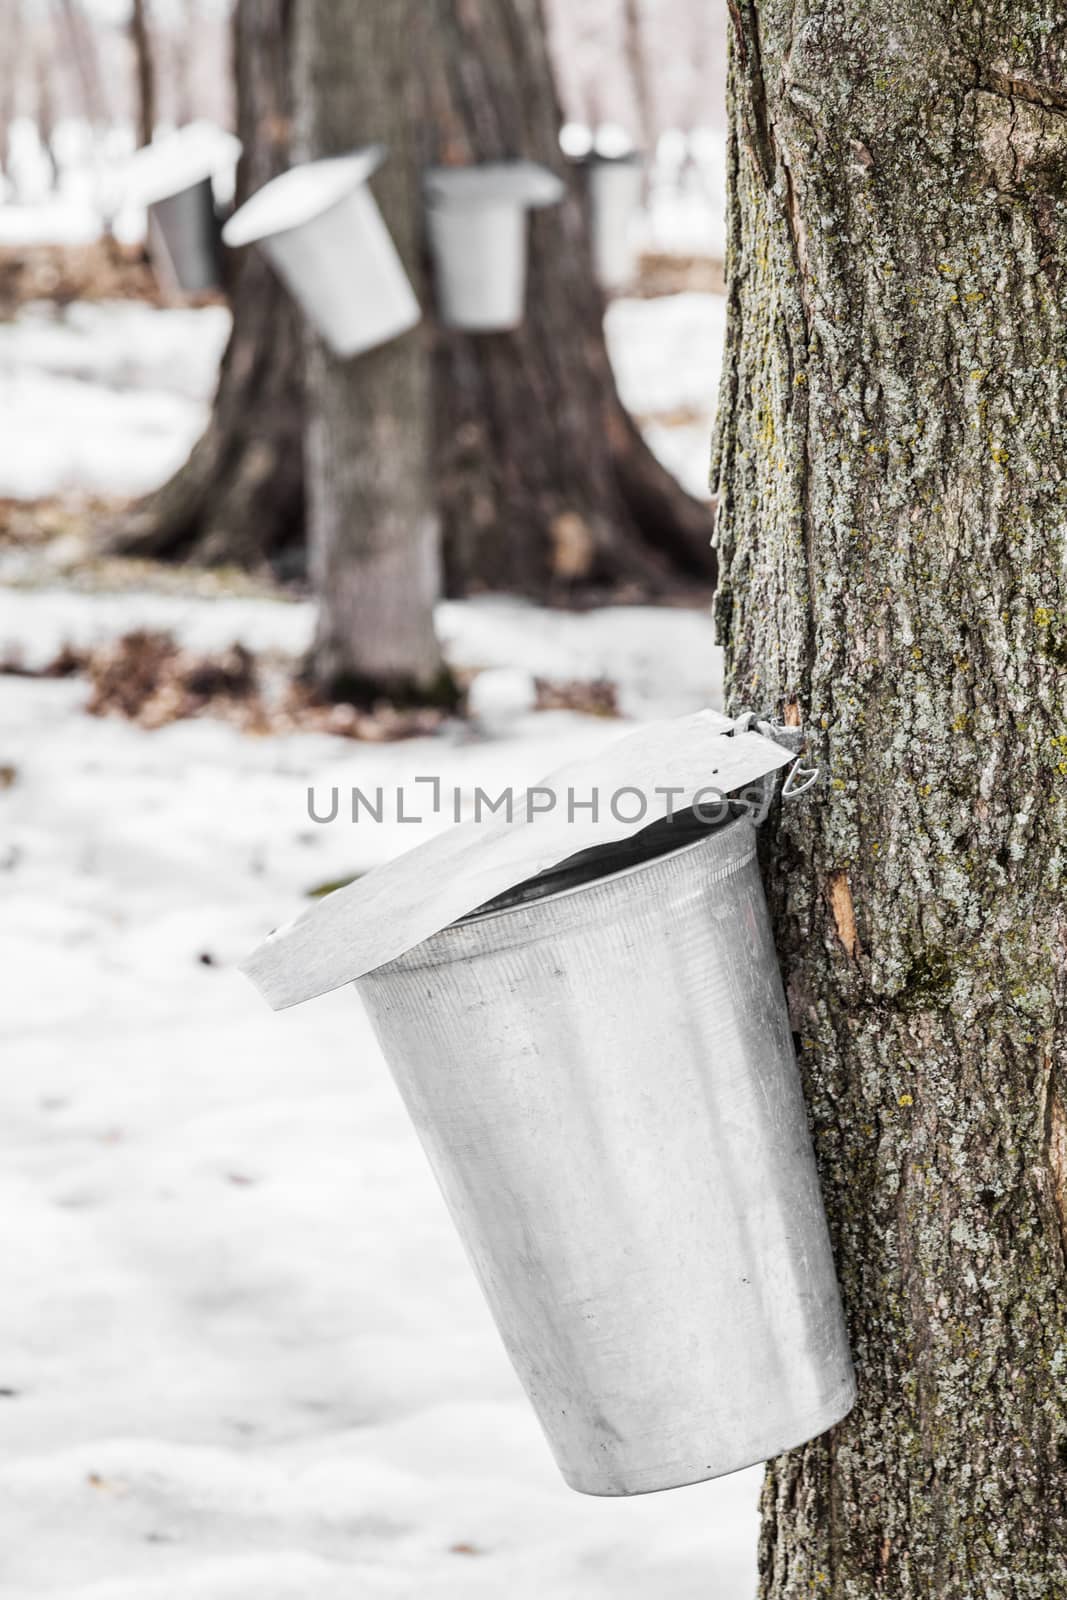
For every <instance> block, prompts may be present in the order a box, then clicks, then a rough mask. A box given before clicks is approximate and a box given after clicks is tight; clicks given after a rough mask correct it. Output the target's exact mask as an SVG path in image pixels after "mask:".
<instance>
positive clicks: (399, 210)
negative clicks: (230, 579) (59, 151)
mask: <svg viewBox="0 0 1067 1600" xmlns="http://www.w3.org/2000/svg"><path fill="white" fill-rule="evenodd" d="M421 8H422V0H390V4H389V6H388V7H386V6H379V5H359V6H352V7H349V8H343V7H340V6H338V5H336V3H335V0H302V4H301V5H300V6H298V8H297V12H296V15H295V18H294V23H295V39H294V62H295V68H294V70H295V80H296V111H297V124H296V154H297V159H298V160H300V159H303V160H316V159H318V158H319V157H322V156H334V155H341V154H344V153H345V152H346V151H349V150H352V149H354V148H356V147H358V146H360V145H365V144H371V143H374V142H377V141H380V142H381V143H382V144H384V145H385V146H386V149H387V150H388V159H387V160H386V163H385V166H384V167H383V168H382V170H381V171H380V172H379V173H378V174H377V176H376V178H375V182H374V194H375V199H376V200H377V202H378V204H379V206H380V208H381V212H382V216H383V218H384V220H385V224H386V226H387V227H388V229H389V231H390V233H391V234H392V237H393V241H394V243H395V245H396V247H397V250H398V252H399V254H400V258H401V260H402V261H403V262H404V264H405V266H406V267H407V268H408V270H409V271H417V265H418V251H419V214H420V209H421V208H420V204H419V185H420V182H421V178H420V170H419V161H418V156H417V131H416V130H417V127H418V113H419V101H418V94H417V89H418V80H417V77H416V76H415V75H413V74H412V72H411V71H410V69H409V65H408V63H409V60H410V58H411V55H412V53H413V51H415V50H416V49H417V36H418V32H419V29H420V26H421V19H420V11H421ZM424 338H425V335H424V332H423V330H422V329H421V328H417V329H415V330H414V331H411V332H408V333H406V334H404V335H402V336H401V337H400V338H398V339H393V340H391V341H390V342H389V343H388V344H384V345H380V346H378V348H377V349H374V350H370V351H367V352H365V353H364V354H363V355H361V357H360V358H359V360H358V361H353V360H338V359H336V358H335V357H333V356H332V355H330V353H329V352H328V351H327V349H326V346H325V344H324V343H323V341H322V340H321V339H319V338H316V337H314V336H313V335H311V334H310V333H309V335H308V338H307V341H306V345H307V352H308V381H307V390H306V395H305V414H306V424H305V426H306V433H305V452H304V459H305V463H306V470H307V489H308V503H307V513H306V522H307V536H308V566H309V570H310V573H311V578H312V586H313V588H314V590H315V594H316V595H317V597H318V603H319V604H318V621H317V626H316V632H315V641H314V646H313V649H312V659H313V670H314V673H315V676H316V678H317V680H318V681H319V683H320V684H322V685H323V687H324V688H326V689H327V690H328V691H329V692H331V693H333V694H335V695H339V696H343V697H345V698H351V699H361V698H363V697H364V696H366V695H367V694H368V693H369V694H371V695H373V694H375V693H379V692H381V691H382V690H387V691H388V692H390V693H391V694H392V695H393V696H394V697H396V696H398V695H399V696H401V697H418V698H423V697H425V696H426V695H427V693H429V694H433V693H434V692H435V691H437V692H443V691H444V690H445V688H446V686H447V684H448V677H447V674H446V672H445V669H444V665H443V662H442V658H441V652H440V649H439V646H438V644H437V638H436V635H435V633H434V623H433V607H434V602H435V601H436V600H437V599H438V597H439V595H440V590H441V545H440V525H439V522H438V518H437V514H436V511H435V509H434V504H433V491H432V485H431V459H430V428H431V418H432V410H431V405H432V402H431V396H430V364H429V362H428V360H427V357H426V351H425V348H424Z"/></svg>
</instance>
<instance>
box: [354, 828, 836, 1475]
mask: <svg viewBox="0 0 1067 1600" xmlns="http://www.w3.org/2000/svg"><path fill="white" fill-rule="evenodd" d="M680 827H681V823H680V819H677V818H676V819H674V821H673V823H671V824H666V823H660V824H657V825H656V826H655V827H654V828H649V829H648V830H646V832H645V833H644V834H641V835H637V836H636V837H635V838H631V839H630V840H629V841H626V842H624V843H622V844H619V843H616V844H613V845H608V846H604V847H598V848H597V849H594V850H589V851H586V852H584V853H583V854H582V855H581V856H579V857H575V858H574V859H573V860H572V861H571V862H569V863H565V864H564V865H563V866H561V867H558V868H556V869H554V870H553V871H551V872H548V873H545V874H542V875H541V876H540V877H538V878H536V879H534V880H532V881H531V882H528V883H527V884H525V885H522V886H520V887H519V888H518V889H515V890H512V891H510V892H509V893H507V894H505V895H502V896H500V897H499V899H498V900H497V901H495V902H492V903H491V904H490V906H489V907H488V908H487V909H483V910H482V911H480V912H476V913H474V914H472V915H470V916H467V917H464V918H462V919H461V920H460V921H458V922H455V923H453V924H451V925H450V926H448V927H446V928H444V929H442V930H441V931H440V932H437V933H435V934H433V935H432V936H431V937H430V938H428V939H425V940H424V941H423V942H422V943H421V944H419V945H417V946H416V947H415V948H413V949H411V950H409V951H408V952H407V953H406V954H404V955H402V956H400V957H399V958H398V959H395V960H392V961H390V962H388V963H387V964H386V965H384V966H380V967H378V968H377V969H376V970H374V971H372V972H369V973H367V974H365V975H364V976H362V977H360V978H358V979H357V980H356V987H357V989H358V991H359V994H360V996H361V998H362V1000H363V1002H364V1004H365V1006H366V1008H367V1010H368V1012H369V1014H370V1017H371V1019H372V1021H373V1024H374V1027H375V1029H376V1031H377V1034H378V1037H379V1040H380V1042H381V1045H382V1049H383V1051H384V1053H385V1056H386V1059H387V1061H388V1063H389V1065H390V1067H391V1069H392V1071H393V1073H394V1075H395V1077H396V1081H397V1083H398V1085H399V1088H400V1092H401V1094H402V1096H403V1098H404V1100H405V1102H406V1104H407V1107H408V1110H409V1112H410V1114H411V1116H412V1119H413V1120H414V1123H415V1126H416V1128H417V1130H418V1132H419V1136H420V1138H421V1140H422V1142H423V1145H424V1146H425V1148H426V1151H427V1153H428V1155H429V1158H430V1161H431V1163H432V1166H433V1169H434V1172H435V1174H436V1176H437V1179H438V1182H439V1183H440V1186H441V1189H442V1191H443V1193H444V1196H445V1199H446V1201H447V1204H448V1206H449V1209H450V1211H451V1213H452V1216H453V1218H454V1220H455V1222H456V1224H457V1226H458V1228H459V1231H460V1233H461V1235H462V1237H463V1240H464V1243H465V1245H466V1248H467V1251H468V1254H469V1255H470V1258H471V1261H472V1263H473V1266H474V1269H475V1272H476V1273H477V1275H478V1278H479V1280H480V1282H481V1285H482V1288H483V1290H484V1292H485V1295H486V1298H487V1299H488V1301H489V1305H490V1307H491V1309H492V1312H493V1315H494V1317H495V1319H496V1322H497V1325H498V1327H499V1329H500V1332H501V1335H502V1336H503V1339H504V1343H505V1345H506V1347H507V1349H508V1353H509V1355H510V1356H511V1359H512V1362H513V1363H514V1365H515V1368H516V1370H517V1372H518V1374H519V1377H520V1378H521V1380H522V1383H523V1385H524V1387H525V1388H526V1391H527V1393H528V1394H529V1396H530V1399H531V1401H532V1402H533V1405H534V1407H535V1409H536V1411H537V1413H538V1416H539V1417H540V1420H541V1424H542V1426H543V1428H544V1430H545V1433H546V1435H547V1436H548V1440H549V1443H550V1445H551V1447H552V1450H553V1452H554V1454H555V1456H556V1459H557V1461H558V1462H559V1465H560V1468H561V1470H562V1472H563V1475H564V1477H565V1478H566V1480H567V1482H568V1483H569V1484H570V1485H571V1486H572V1487H573V1488H575V1489H579V1490H582V1491H583V1492H585V1493H589V1494H604V1495H618V1494H639V1493H643V1492H646V1491H648V1490H654V1489H668V1488H672V1487H675V1486H677V1485H680V1484H685V1483H692V1482H695V1481H697V1480H699V1479H703V1478H712V1477H717V1476H719V1475H720V1474H723V1473H727V1472H734V1471H736V1470H737V1469H738V1468H740V1467H744V1466H747V1465H749V1464H750V1463H752V1462H756V1461H762V1460H765V1459H767V1458H768V1457H771V1456H773V1455H776V1454H777V1453H778V1452H779V1451H782V1450H785V1449H788V1448H790V1447H791V1446H794V1445H798V1444H800V1443H802V1442H803V1441H805V1440H807V1439H810V1438H812V1437H814V1436H815V1435H816V1434H818V1433H821V1432H822V1431H823V1430H824V1429H826V1428H828V1427H829V1426H830V1425H831V1424H832V1423H834V1422H836V1421H838V1420H839V1419H840V1418H841V1417H842V1416H844V1414H845V1413H846V1412H847V1411H848V1409H849V1407H850V1406H851V1404H852V1401H853V1398H854V1379H853V1374H852V1365H851V1360H850V1357H849V1351H848V1345H847V1342H846V1336H845V1330H844V1324H843V1319H842V1313H841V1307H840V1303H839V1298H838V1291H837V1285H836V1282H835V1278H834V1269H833V1262H832V1259H831V1254H830V1244H829V1239H828V1236H827V1229H826V1223H825V1220H824V1216H823V1209H822V1202H821V1197H820V1193H819V1186H818V1181H817V1178H816V1172H815V1164H814V1159H813V1155H812V1149H811V1143H810V1139H809V1134H808V1126H807V1121H806V1117H805V1109H804V1102H803V1098H802V1095H801V1090H800V1083H799V1077H798V1073H797V1067H796V1062H795V1059H794V1056H793V1049H792V1042H791V1034H790V1029H789V1021H788V1016H787V1013H786V1007H785V1000H784V996H783V993H782V985H781V980H780V977H779V973H778V964H777V960H776V956H775V949H774V943H773V940H772V936H771V930H770V925H769V919H768V915H767V909H766V904H765V901H764V896H763V889H762V885H761V881H760V876H759V872H758V869H757V864H756V832H755V829H754V827H753V826H752V824H751V822H749V821H748V820H747V819H738V820H735V821H732V822H729V823H727V824H726V825H725V826H724V827H721V828H719V829H718V830H716V831H713V832H707V831H706V830H702V831H700V832H699V834H698V836H697V837H696V839H695V841H692V842H688V843H686V844H684V845H683V846H682V847H680V848H678V847H677V846H676V841H677V839H678V838H679V836H680ZM672 828H673V832H672V831H671V829H672ZM681 836H682V837H685V835H684V833H682V834H681ZM672 845H673V846H675V847H674V848H672ZM664 849H666V850H667V851H668V853H666V854H662V853H661V854H658V855H654V856H653V857H652V858H651V859H649V856H650V853H651V852H652V851H654V850H655V851H660V852H662V851H663V850H664Z"/></svg>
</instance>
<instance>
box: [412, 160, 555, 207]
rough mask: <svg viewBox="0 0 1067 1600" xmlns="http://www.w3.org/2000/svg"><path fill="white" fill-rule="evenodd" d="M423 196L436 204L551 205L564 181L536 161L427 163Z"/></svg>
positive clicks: (553, 203) (432, 203)
mask: <svg viewBox="0 0 1067 1600" xmlns="http://www.w3.org/2000/svg"><path fill="white" fill-rule="evenodd" d="M423 186H424V188H425V190H426V197H427V199H428V200H429V201H430V203H431V205H439V206H500V205H514V206H520V207H522V208H523V209H525V208H527V207H530V206H535V207H536V206H554V205H556V204H557V203H558V202H559V201H560V200H562V199H563V196H564V194H565V193H566V185H565V184H564V182H563V180H562V178H557V176H556V174H555V173H554V172H550V171H549V169H548V168H547V167H541V166H538V164H537V162H536V161H483V162H481V163H480V164H479V165H477V166H473V167H430V168H428V169H427V171H426V173H425V174H424V177H423Z"/></svg>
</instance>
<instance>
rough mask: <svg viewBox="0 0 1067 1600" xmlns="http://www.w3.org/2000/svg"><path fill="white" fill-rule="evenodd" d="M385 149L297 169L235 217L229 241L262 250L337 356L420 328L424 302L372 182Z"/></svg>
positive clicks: (372, 148) (277, 180)
mask: <svg viewBox="0 0 1067 1600" xmlns="http://www.w3.org/2000/svg"><path fill="white" fill-rule="evenodd" d="M384 159H385V149H384V146H382V145H372V146H369V147H368V148H367V149H364V150H358V151H355V152H353V153H352V154H351V155H346V156H334V157H330V158H328V159H326V160H323V161H311V162H308V163H306V164H305V165H304V166H300V167H292V168H291V169H290V170H289V171H288V172H284V173H282V174H281V176H280V177H278V178H274V179H272V181H271V182H270V183H268V184H265V185H264V187H263V188H262V189H260V190H258V191H257V193H256V194H254V195H252V197H251V199H249V200H248V201H246V202H245V204H244V205H243V206H242V207H241V208H240V210H239V211H236V212H234V214H233V216H232V217H231V218H230V220H229V221H228V222H227V224H226V226H225V228H224V229H223V233H222V237H223V240H224V241H225V243H226V244H227V245H229V246H231V247H232V248H237V247H239V246H241V245H247V244H253V243H256V244H259V245H261V246H262V248H263V249H264V250H265V251H266V253H267V255H268V256H269V258H270V261H271V264H272V265H273V266H274V268H275V270H276V271H277V273H278V275H279V277H280V278H281V279H282V281H283V282H284V283H285V285H286V287H287V288H288V289H289V291H290V293H291V294H292V295H293V297H294V299H296V300H297V301H298V303H299V304H300V306H301V308H302V309H303V311H304V313H305V315H306V316H307V317H308V319H309V320H310V321H311V322H312V323H313V324H314V326H315V327H316V328H317V329H318V331H319V333H320V334H321V335H322V337H323V338H324V339H325V341H326V343H327V344H328V345H329V347H330V349H331V350H332V351H333V353H334V354H335V355H337V356H341V357H348V356H354V355H358V354H359V353H360V352H361V351H363V350H370V349H372V348H373V347H374V346H375V345H380V344H385V343H386V342H387V341H388V340H390V339H395V338H396V337H397V336H398V335H399V334H402V333H406V332H407V331H408V329H409V328H413V327H414V326H415V325H416V323H417V322H418V321H419V318H420V315H421V313H420V310H419V303H418V301H417V300H416V298H415V293H414V290H413V289H412V287H411V284H410V282H409V281H408V277H407V273H406V272H405V271H404V266H403V263H402V261H401V259H400V256H399V254H398V252H397V248H396V245H395V244H394V243H393V239H392V236H391V234H390V233H389V230H388V228H387V227H386V225H385V222H384V220H383V218H382V214H381V212H380V211H379V210H378V207H377V204H376V203H375V200H374V196H373V195H372V194H371V192H370V190H369V189H368V187H367V180H368V179H369V178H370V177H371V175H372V174H373V173H374V172H376V171H377V169H378V167H379V166H380V165H381V163H382V161H383V160H384Z"/></svg>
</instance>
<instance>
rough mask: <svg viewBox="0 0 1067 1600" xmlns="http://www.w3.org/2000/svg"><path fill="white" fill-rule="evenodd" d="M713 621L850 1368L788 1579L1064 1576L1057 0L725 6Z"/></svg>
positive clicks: (806, 1464) (788, 1499)
mask: <svg viewBox="0 0 1067 1600" xmlns="http://www.w3.org/2000/svg"><path fill="white" fill-rule="evenodd" d="M731 8H732V13H733V23H734V28H733V39H732V52H733V62H732V102H731V116H732V134H731V147H730V152H731V153H730V161H731V193H732V200H731V214H730V254H729V271H728V292H729V297H730V325H729V335H728V351H727V362H726V370H725V373H724V378H723V388H722V406H721V412H720V430H719V437H718V442H717V459H716V470H717V476H718V485H719V493H720V511H719V519H718V531H717V543H718V550H719V559H720V563H721V572H722V578H721V589H720V594H719V601H718V617H719V625H720V629H721V633H722V637H723V639H724V642H725V644H726V648H727V658H728V677H729V684H730V686H731V692H732V695H733V698H734V700H735V701H736V702H737V703H739V704H740V703H742V702H744V703H746V704H755V705H759V706H769V707H775V706H776V707H777V708H778V709H779V710H784V711H785V712H786V713H787V714H788V715H789V716H790V717H791V718H792V719H793V720H800V719H803V721H804V723H805V724H806V725H807V726H808V727H809V728H810V729H811V730H812V731H813V734H814V738H815V742H816V746H817V749H818V753H819V755H820V757H821V760H822V762H823V763H824V766H825V771H826V774H827V782H826V786H825V788H824V790H823V792H822V793H821V795H820V796H819V798H818V799H817V800H815V801H813V802H811V803H804V804H801V805H798V806H797V807H796V808H794V809H792V810H789V811H788V812H787V813H786V814H785V815H784V816H783V818H782V820H781V824H780V827H779V828H778V830H777V833H776V837H775V838H774V839H773V840H772V841H771V842H770V848H769V852H768V876H769V887H770V890H771V898H772V904H773V908H774V912H775V915H776V921H777V930H778V937H779V945H780V950H781V955H782V959H783V962H784V966H785V970H786V976H787V984H788V992H789V996H790V1003H791V1008H792V1014H793V1019H794V1027H795V1030H796V1033H797V1036H798V1040H799V1043H800V1046H801V1051H800V1054H801V1061H802V1068H803V1071H804V1075H805V1080H806V1088H807V1093H808V1099H809V1105H810V1110H811V1115H812V1119H813V1124H814V1131H815V1138H816V1144H817V1150H818V1155H819V1160H820V1165H821V1172H822V1178H823V1184H824V1189H825V1195H826V1201H827V1206H828V1210H829V1216H830V1222H831V1229H832V1232H833V1235H834V1238H835V1241H836V1249H837V1257H838V1264H839V1269H840V1275H841V1282H842V1289H843V1295H844V1300H845V1305H846V1311H847V1315H848V1317H849V1321H850V1326H851V1335H852V1340H853V1346H854V1350H855V1354H856V1358H857V1367H858V1373H859V1379H860V1397H859V1401H858V1403H857V1406H856V1409H855V1410H854V1412H853V1413H852V1415H851V1416H850V1417H849V1418H848V1419H846V1420H845V1421H844V1422H843V1423H842V1424H840V1425H839V1426H838V1427H837V1428H835V1429H833V1430H832V1431H831V1432H830V1433H829V1434H828V1435H826V1436H825V1437H823V1438H822V1439H820V1440H817V1441H816V1442H814V1443H812V1444H811V1445H809V1446H807V1447H806V1448H805V1449H802V1450H798V1451H794V1452H791V1453H790V1454H789V1455H787V1456H784V1457H782V1458H780V1459H779V1460H778V1461H776V1462H773V1463H772V1464H771V1466H770V1467H769V1469H768V1473H767V1478H766V1484H765V1489H764V1497H763V1533H762V1540H761V1548H760V1568H761V1586H762V1594H763V1595H764V1596H766V1597H774V1600H778V1597H780V1600H787V1597H788V1600H796V1597H798V1596H802V1595H826V1596H828V1597H831V1600H837V1597H842V1600H844V1597H846V1596H847V1597H849V1600H871V1597H874V1596H885V1597H890V1600H896V1597H900V1600H905V1597H907V1600H913V1597H920V1596H921V1597H931V1600H932V1597H936V1600H957V1597H959V1600H963V1597H967V1600H1052V1597H1054V1596H1063V1595H1064V1594H1067V1296H1065V1249H1067V1030H1065V1020H1067V993H1065V989H1067V917H1065V910H1064V900H1063V871H1064V853H1065V846H1067V715H1065V711H1067V581H1065V576H1064V573H1065V568H1064V560H1065V555H1067V551H1065V525H1067V509H1065V508H1067V477H1065V472H1064V458H1063V453H1062V451H1063V441H1064V438H1065V434H1064V407H1065V397H1067V304H1065V301H1064V286H1065V283H1067V227H1065V222H1067V208H1065V203H1064V201H1065V183H1064V166H1063V152H1064V148H1065V136H1067V81H1065V59H1064V46H1065V40H1064V33H1063V27H1062V20H1061V19H1058V18H1057V16H1056V14H1055V13H1056V7H1055V6H1054V5H1053V4H1052V0H975V3H973V4H971V5H969V6H966V7H955V6H950V5H949V4H947V3H946V0H921V3H920V0H863V3H862V4H861V0H820V3H818V4H815V3H814V0H755V3H754V0H732V7H731Z"/></svg>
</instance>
